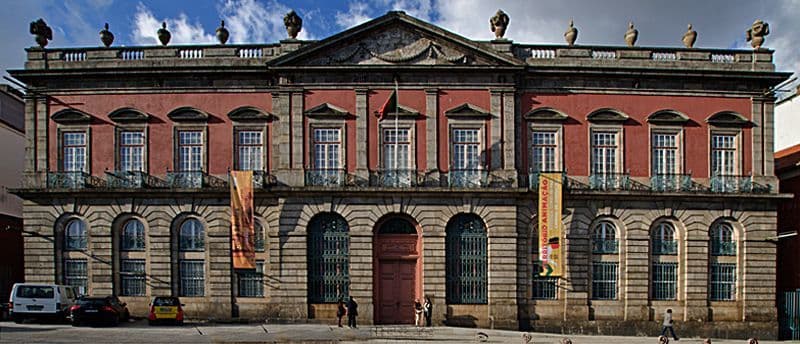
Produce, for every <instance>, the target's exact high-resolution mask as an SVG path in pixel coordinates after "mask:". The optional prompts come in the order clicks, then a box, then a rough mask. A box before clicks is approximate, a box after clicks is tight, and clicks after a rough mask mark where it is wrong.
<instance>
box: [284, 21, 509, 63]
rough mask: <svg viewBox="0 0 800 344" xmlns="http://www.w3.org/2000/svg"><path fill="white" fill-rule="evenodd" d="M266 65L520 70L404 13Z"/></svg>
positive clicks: (505, 59) (504, 58) (498, 55)
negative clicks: (487, 67)
mask: <svg viewBox="0 0 800 344" xmlns="http://www.w3.org/2000/svg"><path fill="white" fill-rule="evenodd" d="M270 64H271V65H272V66H275V67H290V66H325V67H329V66H337V65H341V66H352V65H365V66H368V65H384V66H385V65H443V66H471V65H474V66H523V65H524V62H523V61H520V60H518V59H516V58H514V57H512V56H510V55H506V54H502V53H499V52H497V51H495V50H493V49H491V48H488V47H486V46H485V45H481V44H478V43H477V42H475V41H472V40H469V39H467V38H464V37H462V36H459V35H457V34H454V33H452V32H449V31H447V30H444V29H442V28H440V27H438V26H435V25H431V24H429V23H427V22H424V21H422V20H419V19H417V18H414V17H411V16H409V15H407V14H405V13H403V12H397V11H393V12H389V13H387V14H386V15H383V16H381V17H378V18H376V19H373V20H371V21H368V22H366V23H364V24H361V25H358V26H356V27H354V28H351V29H349V30H346V31H343V32H341V33H339V34H336V35H333V36H331V37H328V38H326V39H323V40H321V41H318V42H313V43H310V44H308V45H305V46H303V47H302V48H300V49H298V50H296V51H294V52H292V53H289V54H287V55H284V56H281V57H279V58H277V59H275V60H273V61H271V63H270Z"/></svg>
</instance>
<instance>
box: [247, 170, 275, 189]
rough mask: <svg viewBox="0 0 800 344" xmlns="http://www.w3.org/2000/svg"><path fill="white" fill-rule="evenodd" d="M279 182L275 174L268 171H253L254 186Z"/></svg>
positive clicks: (258, 186)
mask: <svg viewBox="0 0 800 344" xmlns="http://www.w3.org/2000/svg"><path fill="white" fill-rule="evenodd" d="M276 184H278V180H277V179H276V178H275V176H274V175H271V174H269V172H267V171H253V187H254V188H257V189H260V188H265V187H268V186H273V185H276Z"/></svg>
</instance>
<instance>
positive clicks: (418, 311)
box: [414, 299, 422, 327]
mask: <svg viewBox="0 0 800 344" xmlns="http://www.w3.org/2000/svg"><path fill="white" fill-rule="evenodd" d="M414 326H417V327H420V326H422V304H421V303H419V299H414Z"/></svg>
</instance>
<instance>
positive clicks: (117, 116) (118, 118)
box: [108, 107, 150, 123]
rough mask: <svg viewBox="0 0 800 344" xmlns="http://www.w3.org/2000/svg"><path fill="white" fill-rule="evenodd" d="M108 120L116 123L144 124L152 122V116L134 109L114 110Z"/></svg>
mask: <svg viewBox="0 0 800 344" xmlns="http://www.w3.org/2000/svg"><path fill="white" fill-rule="evenodd" d="M108 118H109V119H111V120H112V121H114V122H115V123H142V122H147V121H148V120H150V115H148V114H146V113H144V112H142V111H139V110H137V109H134V108H130V107H126V108H120V109H117V110H114V112H112V113H110V114H109V115H108Z"/></svg>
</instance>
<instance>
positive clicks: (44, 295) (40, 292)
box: [17, 285, 55, 299]
mask: <svg viewBox="0 0 800 344" xmlns="http://www.w3.org/2000/svg"><path fill="white" fill-rule="evenodd" d="M54 296H55V291H54V290H53V287H45V286H32V285H23V286H20V287H19V288H17V297H24V298H28V299H52V298H53V297H54Z"/></svg>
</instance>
